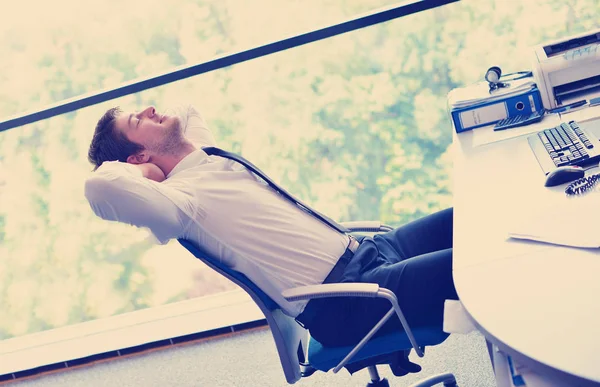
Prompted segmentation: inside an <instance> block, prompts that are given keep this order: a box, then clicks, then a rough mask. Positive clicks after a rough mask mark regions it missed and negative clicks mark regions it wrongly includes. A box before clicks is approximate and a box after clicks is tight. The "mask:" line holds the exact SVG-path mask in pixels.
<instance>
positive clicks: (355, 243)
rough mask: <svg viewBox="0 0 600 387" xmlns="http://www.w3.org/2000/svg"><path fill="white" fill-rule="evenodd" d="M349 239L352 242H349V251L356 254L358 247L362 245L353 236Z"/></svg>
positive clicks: (349, 236)
mask: <svg viewBox="0 0 600 387" xmlns="http://www.w3.org/2000/svg"><path fill="white" fill-rule="evenodd" d="M348 238H349V239H350V241H349V242H348V250H350V251H352V253H353V254H354V253H355V252H356V250H358V246H360V243H359V242H358V241H357V240H356V238H355V237H353V236H352V235H348Z"/></svg>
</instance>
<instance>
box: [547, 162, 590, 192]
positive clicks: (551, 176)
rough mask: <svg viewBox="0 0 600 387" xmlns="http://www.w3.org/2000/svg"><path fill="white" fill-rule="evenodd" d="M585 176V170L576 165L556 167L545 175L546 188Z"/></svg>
mask: <svg viewBox="0 0 600 387" xmlns="http://www.w3.org/2000/svg"><path fill="white" fill-rule="evenodd" d="M584 176H585V169H583V168H581V167H578V166H576V165H564V166H562V167H558V168H556V169H555V170H553V171H551V172H550V173H548V174H547V175H546V183H545V184H544V186H546V187H554V186H555V185H560V184H563V183H568V182H570V181H574V180H577V179H580V178H582V177H584Z"/></svg>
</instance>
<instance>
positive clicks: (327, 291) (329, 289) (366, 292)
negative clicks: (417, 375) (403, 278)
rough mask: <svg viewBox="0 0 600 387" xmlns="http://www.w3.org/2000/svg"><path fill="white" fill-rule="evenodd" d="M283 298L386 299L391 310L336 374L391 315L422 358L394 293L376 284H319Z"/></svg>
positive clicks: (347, 357)
mask: <svg viewBox="0 0 600 387" xmlns="http://www.w3.org/2000/svg"><path fill="white" fill-rule="evenodd" d="M281 294H282V295H283V297H284V298H285V299H286V300H288V301H301V300H310V299H315V298H325V297H371V298H376V297H381V298H385V299H387V300H388V301H389V302H390V303H391V304H392V308H391V309H390V310H389V311H388V313H387V314H386V315H385V316H383V318H382V319H381V320H379V322H378V323H377V324H375V326H374V327H373V328H372V329H371V331H369V333H367V335H366V336H365V337H364V338H363V339H362V340H361V341H360V342H359V343H358V344H356V346H355V347H354V348H353V349H352V351H350V353H349V354H348V355H347V356H346V357H345V358H344V359H343V360H342V361H341V362H340V363H339V364H338V365H337V367H335V368H334V369H333V372H334V373H337V372H338V371H339V370H340V369H341V368H342V367H343V366H344V365H345V364H346V363H347V362H348V361H349V360H350V359H351V358H352V357H353V356H354V355H355V354H356V353H357V352H358V351H359V350H360V349H361V348H362V347H363V346H364V345H365V344H366V343H367V341H369V339H371V337H373V335H374V334H375V332H377V331H378V330H379V328H381V327H382V326H383V324H384V323H385V322H386V321H387V320H388V319H389V318H390V317H391V316H392V315H393V314H396V316H397V317H398V319H400V324H401V325H402V328H403V329H404V332H405V333H406V335H407V337H408V340H409V341H410V343H411V345H412V347H413V349H414V350H415V352H416V353H417V355H418V356H419V357H423V351H422V350H421V348H420V347H419V345H418V344H417V341H416V339H415V336H414V335H413V333H412V330H411V329H410V327H409V325H408V322H407V321H406V318H405V317H404V314H403V313H402V310H401V309H400V305H398V299H397V297H396V295H395V294H394V292H392V291H391V290H389V289H386V288H380V287H379V285H378V284H374V283H362V282H347V283H334V284H321V285H309V286H300V287H297V288H292V289H286V290H284V291H283V292H282V293H281Z"/></svg>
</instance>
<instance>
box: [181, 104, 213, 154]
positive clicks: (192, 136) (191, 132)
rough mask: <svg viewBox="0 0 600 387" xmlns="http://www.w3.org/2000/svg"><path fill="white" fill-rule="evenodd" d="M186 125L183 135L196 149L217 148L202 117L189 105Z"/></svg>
mask: <svg viewBox="0 0 600 387" xmlns="http://www.w3.org/2000/svg"><path fill="white" fill-rule="evenodd" d="M186 118H187V123H186V125H185V128H184V134H185V136H186V137H187V139H188V140H190V141H191V142H192V144H194V145H196V146H198V147H205V146H217V142H216V141H215V137H214V136H213V133H212V132H211V130H210V129H209V128H208V125H207V124H206V121H205V120H204V117H202V115H201V114H200V112H198V110H197V109H196V108H195V107H193V106H192V105H189V106H188V108H187V117H186Z"/></svg>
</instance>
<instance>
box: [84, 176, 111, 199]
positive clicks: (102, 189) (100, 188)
mask: <svg viewBox="0 0 600 387" xmlns="http://www.w3.org/2000/svg"><path fill="white" fill-rule="evenodd" d="M83 191H84V194H85V198H86V199H87V201H88V202H90V204H92V203H98V202H100V201H102V200H105V198H106V195H109V194H110V191H111V184H110V182H109V181H107V180H106V179H104V178H102V177H100V176H90V177H89V178H87V179H86V180H85V185H84V190H83Z"/></svg>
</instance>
